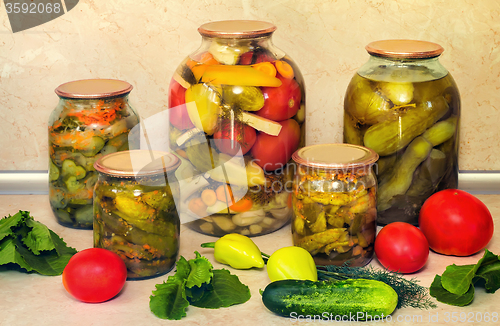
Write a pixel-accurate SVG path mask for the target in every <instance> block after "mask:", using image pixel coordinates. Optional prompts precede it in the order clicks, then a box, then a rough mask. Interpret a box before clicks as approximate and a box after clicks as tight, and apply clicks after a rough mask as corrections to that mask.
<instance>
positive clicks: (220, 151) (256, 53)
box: [169, 20, 305, 236]
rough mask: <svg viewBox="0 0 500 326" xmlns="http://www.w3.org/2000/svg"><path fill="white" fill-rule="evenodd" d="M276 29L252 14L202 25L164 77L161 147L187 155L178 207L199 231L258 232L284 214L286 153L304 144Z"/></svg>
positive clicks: (296, 86)
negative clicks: (165, 122) (195, 43)
mask: <svg viewBox="0 0 500 326" xmlns="http://www.w3.org/2000/svg"><path fill="white" fill-rule="evenodd" d="M275 30H276V26H274V25H273V24H270V23H267V22H261V21H247V20H243V21H242V20H234V21H218V22H211V23H207V24H204V25H202V26H201V27H200V28H199V29H198V31H199V33H200V34H201V36H202V43H201V47H200V48H199V49H198V50H196V51H195V52H194V53H192V54H190V55H189V56H188V57H187V58H186V59H185V60H184V61H183V62H182V63H181V64H180V66H179V67H178V68H177V70H176V72H175V73H174V76H173V78H172V80H171V83H170V89H169V120H170V125H169V127H170V129H169V135H170V145H171V148H172V150H173V151H175V152H176V153H177V154H178V155H179V157H180V158H181V159H182V160H183V161H184V162H186V163H189V168H187V169H186V168H182V167H181V169H180V170H182V171H184V172H183V175H182V176H178V177H179V179H180V184H181V197H182V201H181V203H182V204H181V212H182V214H183V216H185V217H187V218H188V219H189V221H190V222H189V223H188V224H187V225H188V226H189V227H190V228H191V229H194V230H195V231H198V232H200V233H204V234H209V235H214V236H222V235H224V234H227V233H240V234H244V235H248V236H255V235H261V234H266V233H269V232H273V231H275V230H277V229H279V228H280V227H282V226H283V225H284V224H286V223H287V222H288V221H289V220H290V217H291V215H292V209H291V197H290V194H291V193H290V191H291V186H292V176H293V169H291V168H290V167H292V166H293V161H291V156H292V153H294V152H295V151H296V150H297V149H298V148H299V147H302V146H304V144H305V131H304V130H305V92H304V81H303V77H302V75H301V73H300V71H299V69H298V67H297V65H296V64H295V62H294V61H293V60H292V59H291V58H290V57H289V56H287V55H286V54H285V53H284V52H283V51H281V50H279V49H277V48H276V47H275V46H274V45H273V43H272V40H271V36H272V34H273V32H274V31H275ZM184 166H185V165H184ZM186 171H187V172H186Z"/></svg>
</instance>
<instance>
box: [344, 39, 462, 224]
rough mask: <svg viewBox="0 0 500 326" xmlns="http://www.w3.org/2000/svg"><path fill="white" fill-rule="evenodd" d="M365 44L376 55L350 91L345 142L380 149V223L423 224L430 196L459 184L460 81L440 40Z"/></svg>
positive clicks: (378, 169)
mask: <svg viewBox="0 0 500 326" xmlns="http://www.w3.org/2000/svg"><path fill="white" fill-rule="evenodd" d="M366 49H367V51H368V53H369V54H370V59H369V60H368V62H367V63H366V64H365V65H363V66H362V67H361V68H360V69H359V70H358V72H357V74H356V75H354V77H353V78H352V80H351V82H350V83H349V86H348V88H347V92H346V96H345V101H344V142H346V143H350V144H357V145H363V146H366V147H369V148H371V149H373V150H375V152H377V153H378V154H379V155H380V159H379V161H378V165H377V170H376V173H377V179H378V183H379V187H378V200H377V211H378V218H377V222H378V223H379V224H382V225H384V224H388V223H391V222H396V221H401V222H407V223H411V224H413V225H418V214H419V212H420V208H421V206H422V204H423V203H424V201H425V200H426V199H427V198H428V197H429V196H430V195H432V194H433V193H435V192H437V191H439V190H442V189H446V188H456V187H457V184H458V134H459V118H460V96H459V92H458V88H457V85H456V84H455V81H454V80H453V77H452V76H451V75H450V74H449V73H448V71H447V70H446V69H445V68H444V67H443V66H442V65H441V64H440V62H439V56H440V54H441V53H442V52H443V48H442V47H441V46H439V45H438V44H435V43H431V42H424V41H412V40H386V41H377V42H373V43H370V44H369V45H368V46H367V47H366Z"/></svg>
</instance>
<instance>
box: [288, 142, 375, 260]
mask: <svg viewBox="0 0 500 326" xmlns="http://www.w3.org/2000/svg"><path fill="white" fill-rule="evenodd" d="M377 159H378V154H377V153H375V152H374V151H373V150H371V149H369V148H366V147H362V146H356V145H350V144H321V145H313V146H307V147H304V148H302V149H300V150H298V151H296V152H295V153H294V154H293V160H294V161H295V162H296V163H297V171H296V172H295V177H294V181H293V195H292V203H293V211H294V215H293V219H292V236H293V244H294V245H295V246H298V247H302V248H304V249H306V250H307V251H309V252H310V253H311V255H312V256H313V258H314V261H315V262H316V264H317V265H339V266H340V265H343V264H344V263H348V264H349V266H353V267H354V266H364V265H366V264H368V263H369V262H370V261H371V259H372V257H373V245H374V243H375V234H376V227H377V226H376V218H377V208H376V198H377V179H376V177H375V174H374V173H373V169H372V166H373V164H374V163H375V162H376V161H377Z"/></svg>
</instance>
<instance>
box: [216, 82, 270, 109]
mask: <svg viewBox="0 0 500 326" xmlns="http://www.w3.org/2000/svg"><path fill="white" fill-rule="evenodd" d="M222 100H223V101H224V102H225V103H226V104H229V105H230V106H236V107H238V108H240V109H242V110H245V111H258V110H260V109H261V108H262V107H263V106H264V95H263V94H262V91H261V90H260V88H258V87H255V86H232V85H226V86H223V87H222Z"/></svg>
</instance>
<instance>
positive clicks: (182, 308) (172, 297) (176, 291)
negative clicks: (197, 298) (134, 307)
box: [149, 275, 189, 320]
mask: <svg viewBox="0 0 500 326" xmlns="http://www.w3.org/2000/svg"><path fill="white" fill-rule="evenodd" d="M185 286H186V280H185V279H183V278H180V277H178V276H176V275H174V276H169V277H168V279H167V282H166V283H165V282H163V283H162V284H156V285H155V287H156V290H154V291H153V295H152V296H150V297H149V308H150V309H151V312H152V313H153V314H155V316H157V317H159V318H162V319H170V320H180V319H181V318H182V317H185V316H186V309H187V307H188V306H189V302H188V300H187V299H186V292H185Z"/></svg>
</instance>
